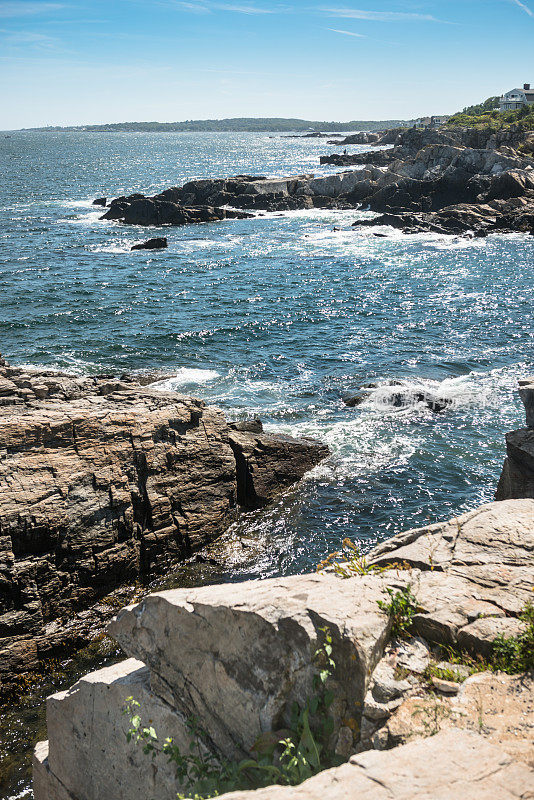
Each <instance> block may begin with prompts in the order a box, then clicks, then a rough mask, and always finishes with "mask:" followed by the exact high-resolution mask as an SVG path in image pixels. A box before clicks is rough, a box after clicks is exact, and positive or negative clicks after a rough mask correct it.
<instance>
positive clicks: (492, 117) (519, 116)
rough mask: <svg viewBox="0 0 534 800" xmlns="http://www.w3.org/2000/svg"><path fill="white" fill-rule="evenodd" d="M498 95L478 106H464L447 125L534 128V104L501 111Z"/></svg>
mask: <svg viewBox="0 0 534 800" xmlns="http://www.w3.org/2000/svg"><path fill="white" fill-rule="evenodd" d="M498 102H499V98H498V97H490V98H488V100H486V101H485V102H484V103H481V104H480V105H478V106H470V107H469V108H464V110H463V111H461V112H459V113H458V114H454V115H453V116H452V117H451V118H450V119H449V120H448V121H447V127H462V128H483V129H487V130H493V131H499V130H502V129H503V128H510V127H512V126H514V127H518V129H519V130H524V131H532V130H534V110H533V108H532V106H524V107H523V108H519V109H518V110H517V111H499V110H498V109H496V108H495V106H497V105H498Z"/></svg>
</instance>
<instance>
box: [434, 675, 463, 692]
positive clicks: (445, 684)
mask: <svg viewBox="0 0 534 800" xmlns="http://www.w3.org/2000/svg"><path fill="white" fill-rule="evenodd" d="M432 685H433V687H434V689H437V690H438V692H441V693H442V694H458V692H459V691H460V684H459V683H456V682H455V681H446V680H443V678H436V677H433V678H432Z"/></svg>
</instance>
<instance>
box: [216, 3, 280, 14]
mask: <svg viewBox="0 0 534 800" xmlns="http://www.w3.org/2000/svg"><path fill="white" fill-rule="evenodd" d="M213 7H214V8H216V9H217V10H218V11H234V12H235V13H236V14H274V13H276V12H275V11H274V10H273V9H270V8H258V7H257V6H247V5H243V6H233V5H227V4H225V3H215V4H214V6H213Z"/></svg>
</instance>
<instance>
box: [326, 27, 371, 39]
mask: <svg viewBox="0 0 534 800" xmlns="http://www.w3.org/2000/svg"><path fill="white" fill-rule="evenodd" d="M325 31H332V33H342V34H343V36H356V37H357V38H358V39H367V36H364V35H363V33H354V31H343V30H340V29H339V28H325Z"/></svg>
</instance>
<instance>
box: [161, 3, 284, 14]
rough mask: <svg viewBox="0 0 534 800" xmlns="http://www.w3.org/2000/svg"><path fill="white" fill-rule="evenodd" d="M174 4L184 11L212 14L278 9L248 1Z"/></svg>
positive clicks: (266, 11) (272, 10) (260, 12)
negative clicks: (217, 12)
mask: <svg viewBox="0 0 534 800" xmlns="http://www.w3.org/2000/svg"><path fill="white" fill-rule="evenodd" d="M174 5H176V6H178V7H179V8H181V9H182V10H183V11H189V12H191V13H192V14H210V13H211V12H212V11H228V12H232V13H234V14H251V15H254V14H275V13H276V9H270V8H261V7H259V6H255V5H252V4H248V3H243V4H240V3H239V4H237V3H236V4H233V3H212V2H209V0H206V2H202V0H200V2H198V3H195V2H187V0H179V2H177V3H174Z"/></svg>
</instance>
